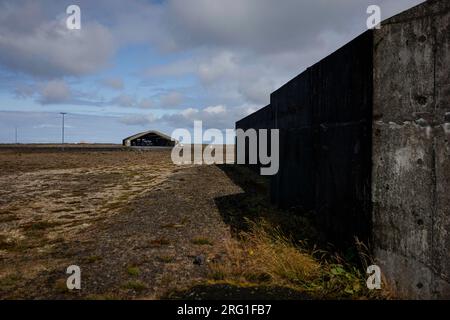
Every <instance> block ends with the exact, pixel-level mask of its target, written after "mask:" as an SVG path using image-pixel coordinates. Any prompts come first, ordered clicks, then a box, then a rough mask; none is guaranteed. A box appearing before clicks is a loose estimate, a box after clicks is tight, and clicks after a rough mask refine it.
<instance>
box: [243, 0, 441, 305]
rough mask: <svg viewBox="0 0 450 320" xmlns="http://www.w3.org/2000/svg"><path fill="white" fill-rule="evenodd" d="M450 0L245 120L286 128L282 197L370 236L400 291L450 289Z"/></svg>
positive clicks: (336, 232)
mask: <svg viewBox="0 0 450 320" xmlns="http://www.w3.org/2000/svg"><path fill="white" fill-rule="evenodd" d="M449 12H450V1H447V0H430V1H427V2H425V3H424V4H422V5H419V6H417V7H414V8H412V9H410V10H408V11H405V12H403V13H401V14H400V15H397V16H395V17H393V18H391V19H388V20H386V21H384V22H383V23H382V28H381V29H379V30H374V31H368V32H366V33H364V34H362V35H361V36H359V37H357V38H356V39H354V40H353V41H351V42H350V43H348V44H347V45H345V46H344V47H342V48H341V49H339V50H337V51H336V52H335V53H333V54H331V55H330V56H328V57H326V58H325V59H323V60H322V61H320V62H319V63H317V64H315V65H314V66H312V67H310V68H308V69H307V70H306V71H304V72H303V73H301V74H300V75H299V76H297V77H296V78H294V79H292V80H291V81H289V82H288V83H287V84H285V85H284V86H283V87H281V88H280V89H278V90H277V91H275V92H274V93H272V94H271V99H270V100H271V102H270V105H269V106H267V107H265V108H263V109H261V110H260V111H258V112H256V113H254V114H252V115H250V116H248V117H246V118H244V119H242V120H241V121H239V122H237V123H236V127H237V128H242V129H249V128H255V129H259V128H268V129H272V128H277V129H279V130H280V170H279V172H278V174H277V175H275V176H273V177H272V182H271V184H272V187H271V193H272V200H273V201H274V202H275V203H277V204H278V205H279V206H281V207H291V206H301V207H303V208H304V209H306V210H312V211H314V212H315V215H316V220H317V223H318V226H319V227H320V229H321V231H322V232H323V233H324V235H326V237H327V238H328V239H330V240H332V241H334V242H335V243H337V244H339V245H341V246H345V245H346V244H348V243H349V242H352V241H353V237H354V236H358V237H359V238H360V239H362V240H366V241H369V240H371V241H370V242H371V245H372V248H373V253H374V256H375V258H376V259H377V263H378V264H379V265H380V267H381V269H382V272H383V274H384V275H385V277H386V280H387V281H388V283H389V284H390V286H391V287H392V289H393V290H394V292H396V293H397V294H398V295H399V296H403V297H410V298H449V297H450V249H449V248H450V212H449V211H450V196H449V195H450V192H449V191H448V190H450V165H449V163H450V146H449V142H448V139H449V133H450V123H449V122H450V119H449V118H450V104H449V101H450V70H449V66H448V64H449V62H450V39H449V37H450V13H449Z"/></svg>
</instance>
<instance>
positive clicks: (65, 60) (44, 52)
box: [0, 1, 115, 77]
mask: <svg viewBox="0 0 450 320" xmlns="http://www.w3.org/2000/svg"><path fill="white" fill-rule="evenodd" d="M43 10H45V9H44V8H42V7H40V6H39V5H37V4H31V3H30V2H25V4H23V3H22V5H21V3H20V1H17V2H14V3H13V2H9V3H2V4H0V30H1V33H0V63H1V64H3V65H5V66H7V67H8V68H10V69H11V70H14V71H20V72H23V73H26V74H31V75H33V76H39V77H61V76H66V75H75V76H80V75H84V74H89V73H93V72H95V71H98V70H99V69H101V68H102V67H105V66H106V63H107V61H108V60H109V58H110V57H111V56H112V54H113V53H114V50H115V45H114V39H113V35H112V34H111V32H110V30H109V29H108V28H106V27H104V26H103V25H101V24H99V23H97V22H86V23H84V24H83V26H82V29H81V30H68V29H67V28H66V26H65V20H64V16H63V17H61V18H54V19H47V18H46V17H44V16H42V14H41V11H43ZM62 12H64V11H62Z"/></svg>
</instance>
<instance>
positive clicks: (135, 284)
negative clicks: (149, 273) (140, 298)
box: [123, 280, 147, 292]
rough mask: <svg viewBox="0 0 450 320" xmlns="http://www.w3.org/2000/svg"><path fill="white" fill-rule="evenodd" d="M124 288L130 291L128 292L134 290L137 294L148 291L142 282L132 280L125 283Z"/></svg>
mask: <svg viewBox="0 0 450 320" xmlns="http://www.w3.org/2000/svg"><path fill="white" fill-rule="evenodd" d="M123 288H124V289H128V290H134V291H136V292H140V291H143V290H145V289H147V286H146V285H145V284H144V283H143V282H142V281H139V280H131V281H128V282H127V283H125V284H124V286H123Z"/></svg>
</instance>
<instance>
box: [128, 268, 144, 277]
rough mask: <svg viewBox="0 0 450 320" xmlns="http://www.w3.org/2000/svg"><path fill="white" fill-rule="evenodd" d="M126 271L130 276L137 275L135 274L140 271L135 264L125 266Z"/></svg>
mask: <svg viewBox="0 0 450 320" xmlns="http://www.w3.org/2000/svg"><path fill="white" fill-rule="evenodd" d="M127 273H128V275H130V276H133V277H137V276H138V275H139V274H140V273H141V270H139V268H138V267H135V266H129V267H128V268H127Z"/></svg>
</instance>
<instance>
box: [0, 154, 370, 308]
mask: <svg viewBox="0 0 450 320" xmlns="http://www.w3.org/2000/svg"><path fill="white" fill-rule="evenodd" d="M0 168H1V171H0V299H161V298H163V299H164V298H170V299H177V298H182V299H217V298H218V299H220V298H224V299H266V298H271V299H308V298H319V299H321V298H372V297H374V296H373V293H370V292H367V290H365V289H364V288H365V286H364V284H365V278H364V275H365V274H364V272H363V271H364V270H365V269H361V270H363V271H359V269H358V268H355V266H354V265H352V264H348V263H347V262H345V261H344V259H342V258H340V257H339V256H338V255H336V253H335V252H333V251H334V250H333V251H332V252H330V253H327V252H325V251H323V250H317V247H316V245H317V244H319V245H320V243H321V240H320V234H319V233H318V232H317V230H316V229H315V228H314V226H313V224H312V221H311V219H310V217H309V215H308V214H307V213H305V212H301V211H298V210H299V209H296V208H291V209H289V210H285V211H282V210H279V209H277V208H275V207H273V206H272V205H271V204H270V202H269V197H268V183H267V182H268V180H267V179H265V178H262V177H260V176H259V175H258V174H256V173H255V172H254V171H252V170H250V169H249V168H246V167H242V166H234V165H210V166H207V165H196V166H194V165H187V166H176V165H174V164H173V163H172V161H171V159H170V150H169V149H151V150H127V149H124V148H121V147H117V146H85V147H84V146H71V147H66V148H65V151H62V150H61V148H56V147H54V146H53V147H52V146H39V147H30V146H25V147H15V148H13V147H5V146H1V147H0ZM305 240H306V241H305ZM324 248H325V247H324ZM353 256H354V254H353ZM71 265H76V266H79V267H80V268H81V287H82V288H81V290H73V291H69V290H68V289H67V287H66V279H67V277H68V276H69V275H68V274H66V269H67V267H69V266H71Z"/></svg>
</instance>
